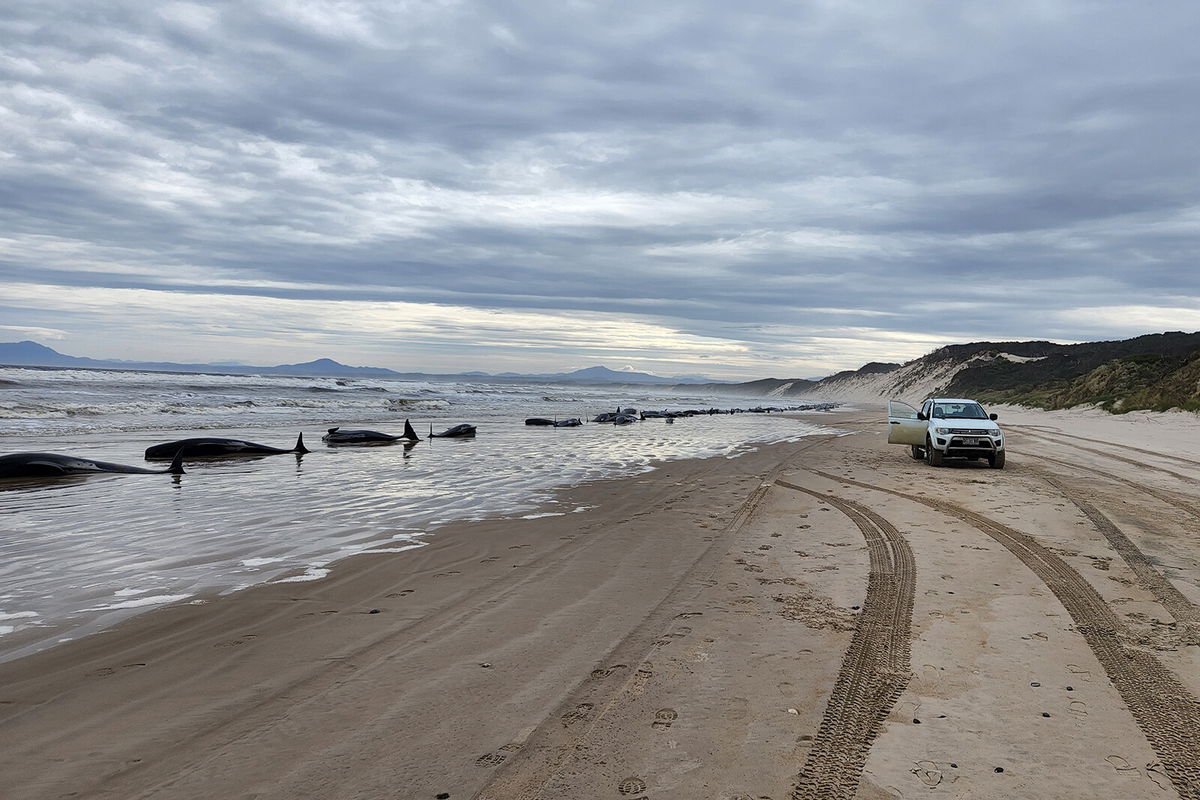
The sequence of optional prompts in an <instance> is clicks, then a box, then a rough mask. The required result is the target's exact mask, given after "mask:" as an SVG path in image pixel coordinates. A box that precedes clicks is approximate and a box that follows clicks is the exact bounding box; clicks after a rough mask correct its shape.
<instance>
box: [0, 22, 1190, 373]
mask: <svg viewBox="0 0 1200 800" xmlns="http://www.w3.org/2000/svg"><path fill="white" fill-rule="evenodd" d="M1198 29H1200V6H1197V5H1196V4H1194V3H1187V2H1160V1H1156V0H1148V2H1144V3H1129V2H1125V0H1121V1H1120V2H1104V0H1086V1H1081V2H1067V1H1065V0H1006V2H1001V3H997V2H994V0H989V2H973V1H972V0H964V1H962V2H958V1H955V2H951V1H950V0H938V1H937V2H923V1H922V0H904V1H903V2H901V1H900V0H896V1H895V2H889V1H887V0H882V1H881V0H871V1H870V2H868V1H867V0H816V1H809V2H794V0H787V1H786V2H782V1H781V2H765V1H764V2H757V1H756V0H748V1H747V2H739V3H731V2H726V1H725V0H713V1H712V2H709V1H707V0H659V1H656V2H644V1H643V2H623V1H621V0H609V1H608V2H584V1H582V0H528V1H527V2H483V1H482V0H480V1H479V2H470V1H464V2H456V1H455V0H429V2H416V1H412V2H409V1H408V0H384V1H381V2H355V1H354V0H341V1H340V2H306V1H305V0H238V2H207V3H188V2H161V0H153V1H151V0H145V1H143V0H104V1H103V2H99V1H97V2H89V1H88V0H64V1H63V2H55V1H54V0H40V1H39V0H34V1H33V2H29V3H16V4H9V5H8V6H7V7H6V10H5V12H4V14H3V15H2V17H0V41H3V42H4V45H3V46H2V47H0V341H16V340H18V339H34V340H37V341H40V342H42V343H44V344H47V345H49V346H51V347H54V348H55V349H58V350H60V351H62V352H66V353H70V354H72V355H86V356H93V357H120V358H131V359H155V360H160V359H168V360H175V361H217V360H241V361H244V362H249V363H256V364H264V363H266V364H275V363H290V362H295V361H302V360H308V359H310V358H316V357H320V356H328V357H332V358H336V359H337V360H339V361H343V362H347V363H352V364H370V365H376V366H387V367H392V368H394V369H401V370H409V369H420V370H427V371H459V370H464V369H482V370H487V371H492V372H499V371H505V370H514V371H550V370H567V369H573V368H577V367H583V366H590V365H593V364H599V363H603V364H606V365H607V366H610V367H613V368H619V367H623V366H626V365H630V366H633V367H634V368H636V369H638V370H644V371H652V372H658V373H660V374H668V375H670V374H679V373H703V374H708V375H712V376H716V377H745V378H754V377H765V376H776V377H793V376H809V375H820V374H825V373H828V372H830V371H832V370H835V369H841V368H847V367H857V366H859V365H860V364H862V363H863V362H865V361H869V360H896V361H899V360H906V359H909V358H913V357H916V356H919V355H922V354H923V353H925V352H928V351H929V350H931V349H933V348H934V347H937V346H939V345H941V344H944V343H949V342H963V341H972V340H979V339H985V338H988V339H1052V340H1056V341H1083V340H1093V339H1105V338H1124V337H1128V336H1133V335H1137V334H1141V333H1148V332H1154V331H1163V330H1195V329H1197V328H1200V273H1198V270H1197V263H1196V255H1197V252H1198V249H1197V244H1200V235H1198V234H1200V174H1198V173H1200V148H1198V147H1197V141H1198V139H1197V137H1198V135H1200V133H1198V132H1200V102H1198V101H1200V47H1197V46H1196V41H1195V39H1196V32H1197V30H1198Z"/></svg>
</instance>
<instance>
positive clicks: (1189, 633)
mask: <svg viewBox="0 0 1200 800" xmlns="http://www.w3.org/2000/svg"><path fill="white" fill-rule="evenodd" d="M1042 480H1044V481H1046V483H1048V484H1050V485H1051V486H1053V487H1054V488H1055V489H1057V490H1058V491H1059V492H1061V493H1062V494H1063V496H1064V497H1066V498H1067V499H1068V500H1070V501H1071V502H1072V503H1074V504H1075V506H1076V507H1077V508H1078V509H1079V510H1080V511H1082V512H1083V514H1084V516H1086V517H1087V518H1088V519H1089V520H1091V522H1092V524H1093V525H1095V526H1096V529H1097V530H1099V531H1100V533H1101V534H1103V536H1104V538H1105V539H1107V540H1108V543H1109V545H1110V546H1111V547H1112V549H1113V550H1116V551H1117V553H1118V554H1119V555H1120V556H1121V558H1122V560H1124V561H1125V563H1126V564H1128V565H1129V568H1130V569H1131V570H1133V573H1134V575H1136V576H1137V579H1138V583H1140V584H1141V586H1142V587H1143V588H1144V589H1146V590H1147V591H1149V592H1150V593H1151V594H1152V595H1154V599H1155V600H1157V601H1158V603H1159V605H1161V606H1162V607H1163V608H1165V609H1166V610H1167V611H1168V612H1169V613H1170V614H1171V616H1172V617H1174V618H1175V621H1176V622H1178V623H1179V624H1180V626H1182V627H1183V628H1184V630H1183V631H1182V632H1181V633H1182V634H1183V635H1182V636H1181V639H1182V640H1183V642H1184V644H1200V609H1197V608H1196V605H1195V604H1194V603H1192V601H1191V600H1189V599H1188V598H1187V597H1186V596H1185V595H1184V594H1183V593H1182V592H1180V591H1179V589H1177V588H1175V585H1174V584H1173V583H1171V581H1169V580H1168V579H1167V577H1166V576H1165V575H1163V574H1162V573H1161V572H1159V571H1158V568H1157V567H1156V566H1155V564H1154V562H1153V561H1151V560H1150V558H1149V557H1147V555H1146V554H1145V553H1143V552H1142V551H1141V549H1139V548H1138V546H1137V545H1136V544H1134V543H1133V542H1132V541H1131V540H1130V538H1129V537H1128V536H1126V535H1125V532H1124V531H1122V530H1121V529H1120V528H1118V527H1117V526H1116V524H1115V523H1113V521H1112V520H1110V519H1109V518H1108V517H1106V516H1105V515H1104V514H1103V513H1101V511H1100V510H1099V509H1098V508H1096V507H1095V506H1093V505H1092V504H1091V503H1089V502H1087V501H1086V500H1084V499H1083V498H1082V497H1080V496H1079V495H1078V494H1077V493H1075V492H1073V491H1072V490H1070V489H1068V488H1067V487H1066V486H1065V485H1063V484H1062V483H1061V482H1060V481H1058V480H1056V479H1055V478H1051V477H1049V476H1048V475H1043V476H1042Z"/></svg>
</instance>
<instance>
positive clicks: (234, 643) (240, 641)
mask: <svg viewBox="0 0 1200 800" xmlns="http://www.w3.org/2000/svg"><path fill="white" fill-rule="evenodd" d="M257 638H258V634H257V633H247V634H245V635H244V636H241V637H240V638H237V639H227V640H226V641H224V642H217V643H216V644H214V645H213V647H240V646H241V645H244V644H246V642H250V641H253V640H254V639H257Z"/></svg>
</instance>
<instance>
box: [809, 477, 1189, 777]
mask: <svg viewBox="0 0 1200 800" xmlns="http://www.w3.org/2000/svg"><path fill="white" fill-rule="evenodd" d="M810 471H811V472H813V473H814V474H816V475H820V476H822V477H824V478H827V479H829V480H832V481H836V482H838V483H840V484H847V483H848V484H851V485H854V486H859V487H861V488H864V489H870V490H872V491H877V492H884V493H886V494H890V495H893V496H895V497H901V498H903V499H905V500H911V501H913V502H915V503H920V504H921V505H924V506H927V507H929V508H932V509H934V510H936V511H939V512H941V513H943V514H946V515H948V516H951V517H955V518H956V519H959V520H962V521H963V522H966V523H967V524H969V525H971V526H972V527H974V528H977V529H978V530H980V531H981V532H983V533H985V534H986V535H988V536H990V537H991V538H992V539H994V540H995V541H996V542H998V543H999V544H1001V545H1002V546H1003V547H1004V548H1005V549H1007V550H1008V551H1009V552H1010V553H1012V554H1013V555H1014V556H1016V557H1017V558H1018V559H1020V560H1021V562H1022V563H1023V564H1025V566H1027V567H1029V569H1030V570H1031V571H1032V572H1033V573H1034V574H1035V575H1037V576H1038V578H1040V579H1041V580H1042V582H1043V583H1045V584H1046V587H1047V588H1049V589H1050V591H1052V592H1053V593H1054V596H1055V597H1057V598H1058V600H1059V602H1060V603H1062V605H1063V607H1064V608H1066V610H1067V613H1069V614H1070V615H1071V619H1072V621H1073V622H1074V623H1075V628H1076V630H1077V631H1078V632H1079V633H1080V634H1081V635H1082V636H1083V638H1084V640H1085V641H1086V642H1087V645H1088V647H1089V648H1091V650H1092V653H1093V654H1094V655H1095V656H1096V659H1097V660H1098V661H1099V662H1100V664H1101V665H1102V666H1103V667H1104V671H1105V673H1107V675H1108V678H1109V680H1110V681H1111V682H1112V685H1113V687H1114V688H1115V689H1116V690H1117V692H1118V694H1120V696H1121V699H1122V700H1123V701H1124V702H1125V705H1126V706H1127V707H1128V708H1129V711H1130V713H1131V714H1132V715H1133V718H1134V720H1135V721H1136V722H1137V724H1138V727H1139V728H1141V730H1142V733H1143V734H1145V736H1146V739H1147V740H1148V741H1149V742H1150V746H1151V747H1153V748H1154V752H1155V753H1156V754H1157V755H1158V758H1159V761H1160V762H1161V763H1162V766H1163V769H1164V771H1165V772H1166V774H1167V775H1168V777H1169V778H1170V779H1171V783H1172V785H1173V786H1174V787H1175V790H1176V791H1177V792H1178V793H1179V796H1180V797H1182V798H1186V799H1187V800H1200V701H1197V699H1196V697H1195V696H1193V695H1192V693H1191V692H1189V691H1188V689H1187V688H1186V687H1185V686H1184V685H1183V684H1181V683H1180V682H1179V680H1178V679H1177V678H1176V677H1175V676H1174V675H1173V674H1172V673H1171V671H1170V670H1169V669H1167V668H1166V666H1164V665H1163V663H1162V662H1161V661H1159V660H1158V658H1156V657H1155V656H1154V655H1153V654H1152V653H1148V652H1145V651H1142V650H1139V649H1137V648H1134V647H1130V646H1127V645H1126V644H1124V642H1123V641H1122V639H1123V638H1127V637H1129V631H1128V629H1127V628H1126V627H1125V625H1124V623H1123V622H1122V621H1121V619H1120V618H1119V617H1118V616H1117V615H1116V613H1114V612H1113V610H1112V609H1111V608H1109V606H1108V605H1107V604H1106V603H1105V602H1104V598H1102V597H1101V596H1100V593H1099V592H1097V591H1096V589H1095V588H1094V587H1093V586H1092V585H1091V584H1090V583H1088V582H1087V580H1085V579H1084V578H1083V576H1081V575H1080V574H1079V573H1078V572H1076V571H1075V570H1074V569H1073V568H1072V567H1071V566H1070V565H1069V564H1067V563H1066V562H1065V561H1063V560H1062V559H1061V558H1059V557H1058V556H1056V555H1055V554H1054V553H1052V552H1050V551H1049V550H1048V549H1046V548H1045V547H1043V546H1042V545H1040V544H1038V543H1037V541H1036V540H1034V538H1033V537H1032V536H1029V535H1028V534H1025V533H1022V532H1020V531H1018V530H1016V529H1014V528H1010V527H1008V526H1007V525H1004V524H1002V523H999V522H996V521H995V520H992V519H989V518H988V517H985V516H983V515H982V514H978V513H976V512H974V511H969V510H967V509H965V508H962V507H960V506H956V505H954V504H952V503H949V502H946V501H944V500H934V499H932V498H928V497H921V496H919V495H910V494H905V493H904V492H899V491H896V490H894V489H885V488H883V487H881V486H873V485H871V484H868V483H862V482H860V481H855V480H851V479H850V478H844V477H839V476H837V475H830V474H829V473H825V472H821V471H819V470H810Z"/></svg>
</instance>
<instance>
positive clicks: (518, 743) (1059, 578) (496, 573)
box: [0, 409, 1200, 800]
mask: <svg viewBox="0 0 1200 800" xmlns="http://www.w3.org/2000/svg"><path fill="white" fill-rule="evenodd" d="M1011 417H1012V419H1011V421H1010V419H1009V415H1007V414H1005V415H1002V419H1001V422H1002V424H1004V423H1005V422H1010V424H1009V425H1008V426H1007V428H1006V430H1007V431H1008V433H1009V447H1010V453H1009V456H1008V465H1007V468H1006V469H1005V470H1002V471H1001V470H991V469H988V468H987V467H986V466H985V465H977V464H971V465H967V464H961V465H955V466H951V467H948V468H942V469H933V468H930V467H928V466H926V465H924V464H923V463H920V462H916V461H913V460H911V459H909V458H908V456H907V450H906V449H905V448H902V447H898V446H888V445H886V444H885V443H884V437H885V433H886V431H885V427H886V426H885V424H884V421H883V419H882V414H881V411H880V410H875V409H872V410H868V411H860V412H845V413H842V414H838V415H823V416H822V418H821V421H822V422H825V423H827V424H836V425H840V426H842V427H844V428H846V429H849V430H854V431H858V433H855V434H854V435H849V436H841V437H834V436H822V437H813V438H811V439H807V440H804V441H801V442H796V443H788V444H778V445H771V446H768V447H762V448H760V449H759V450H757V451H756V452H754V453H752V454H749V455H746V456H743V457H740V458H736V459H725V458H713V459H704V460H692V461H679V462H671V463H667V464H665V465H663V466H661V467H660V468H659V469H657V470H655V471H654V472H652V473H649V474H647V475H643V476H640V477H637V478H632V479H627V480H617V481H603V482H595V483H590V484H585V485H583V486H580V487H577V488H575V489H572V490H570V494H571V500H572V502H578V503H581V504H583V505H588V506H593V508H591V509H590V510H588V511H585V512H583V513H579V514H572V515H567V516H556V517H546V518H540V519H517V520H497V521H489V522H479V523H469V524H460V525H454V526H452V527H449V528H446V529H443V530H442V531H440V532H439V533H438V535H437V536H436V537H432V538H431V540H430V545H429V546H428V547H425V548H422V549H420V550H417V551H412V552H409V553H404V554H399V555H369V556H357V557H354V558H352V559H349V560H347V561H345V562H342V563H341V564H339V565H338V567H337V568H336V569H335V570H334V571H333V573H332V574H331V576H330V577H329V578H327V579H325V580H322V581H317V582H312V583H297V584H276V585H269V586H264V587H259V588H256V589H252V590H248V591H245V592H241V593H238V594H236V595H231V596H227V597H222V598H216V599H213V600H212V602H209V603H207V604H204V605H184V606H179V607H171V608H165V609H161V610H158V611H155V612H152V613H149V614H146V615H144V616H142V617H139V618H137V619H134V620H130V621H129V622H127V623H125V624H123V625H121V626H119V627H118V628H116V629H114V630H112V631H109V632H107V633H103V634H100V635H96V636H92V637H89V638H87V639H84V640H81V641H78V642H72V643H68V644H66V645H64V646H62V647H59V648H56V649H53V650H49V651H46V652H43V653H39V654H36V655H34V656H30V657H27V658H24V659H21V660H17V661H12V662H8V663H3V664H0V786H4V787H5V790H4V792H5V797H10V798H51V797H55V798H56V797H63V796H76V797H87V798H106V797H111V798H142V797H145V798H150V797H153V798H213V797H222V798H225V797H229V798H234V797H255V798H296V797H314V798H316V797H319V798H367V797H370V798H383V797H388V798H392V797H395V798H434V797H436V796H438V795H441V794H445V795H448V796H449V797H450V798H470V797H480V798H495V799H496V800H508V799H509V798H534V797H538V798H564V799H565V798H573V799H574V798H618V799H619V798H622V797H628V798H630V800H633V799H634V798H640V797H645V798H666V797H670V798H738V799H741V798H756V799H758V800H761V799H762V798H771V800H782V799H783V798H788V797H798V798H817V797H822V798H824V797H847V798H848V797H860V798H887V797H913V796H925V795H928V794H929V793H930V792H931V789H932V791H934V792H949V796H951V797H972V798H993V797H994V798H1002V797H1003V798H1011V797H1022V796H1024V797H1039V798H1091V797H1124V798H1161V797H1174V796H1180V797H1188V798H1191V797H1198V796H1200V704H1198V703H1197V700H1196V698H1197V697H1198V696H1200V646H1197V645H1198V644H1200V613H1198V611H1197V604H1200V535H1198V534H1197V533H1196V531H1197V530H1198V523H1200V496H1198V494H1200V493H1198V492H1197V490H1196V488H1195V487H1196V480H1197V479H1198V478H1200V457H1198V458H1197V459H1192V458H1191V457H1190V456H1189V455H1188V452H1189V451H1188V450H1186V449H1182V448H1180V447H1179V445H1178V443H1179V442H1181V441H1190V438H1189V437H1193V436H1195V430H1194V428H1192V427H1190V426H1191V425H1192V424H1193V422H1194V418H1192V417H1182V416H1179V417H1176V418H1174V419H1173V418H1172V417H1171V416H1170V415H1166V416H1164V417H1161V418H1157V419H1156V420H1155V421H1154V422H1153V424H1152V427H1154V428H1155V431H1156V435H1157V436H1159V437H1161V438H1158V439H1156V438H1154V436H1147V435H1146V434H1145V433H1144V431H1143V430H1142V429H1141V428H1136V427H1134V426H1135V425H1136V424H1139V423H1136V422H1135V421H1133V420H1129V419H1121V418H1108V419H1092V418H1090V417H1089V418H1087V419H1086V420H1084V421H1085V422H1086V425H1085V424H1084V422H1080V423H1079V425H1078V426H1077V425H1076V424H1075V422H1077V421H1079V420H1080V419H1082V418H1078V417H1072V416H1069V415H1058V416H1051V415H1037V414H1034V413H1033V412H1022V413H1019V414H1016V413H1014V414H1012V415H1011ZM1142 427H1147V426H1146V425H1143V426H1142ZM376 611H377V613H372V612H376Z"/></svg>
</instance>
